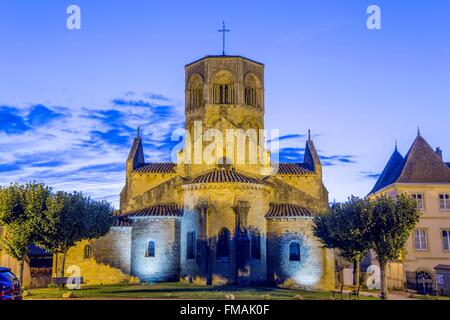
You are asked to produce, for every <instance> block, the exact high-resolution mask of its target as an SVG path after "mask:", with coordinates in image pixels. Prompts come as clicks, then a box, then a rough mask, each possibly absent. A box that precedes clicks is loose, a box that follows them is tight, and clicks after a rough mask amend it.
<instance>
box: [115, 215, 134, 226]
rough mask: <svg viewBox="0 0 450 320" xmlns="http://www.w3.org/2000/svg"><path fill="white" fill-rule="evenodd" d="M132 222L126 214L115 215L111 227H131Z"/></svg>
mask: <svg viewBox="0 0 450 320" xmlns="http://www.w3.org/2000/svg"><path fill="white" fill-rule="evenodd" d="M131 225H132V222H131V220H130V219H129V218H128V217H127V216H123V217H119V216H118V217H115V219H114V222H113V225H112V226H113V227H131Z"/></svg>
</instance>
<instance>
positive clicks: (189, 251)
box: [186, 231, 196, 259]
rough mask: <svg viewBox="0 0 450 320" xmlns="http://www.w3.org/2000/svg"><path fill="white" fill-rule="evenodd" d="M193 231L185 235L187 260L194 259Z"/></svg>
mask: <svg viewBox="0 0 450 320" xmlns="http://www.w3.org/2000/svg"><path fill="white" fill-rule="evenodd" d="M195 240H196V239H195V231H192V232H188V234H187V251H186V255H187V257H186V258H187V259H194V258H195Z"/></svg>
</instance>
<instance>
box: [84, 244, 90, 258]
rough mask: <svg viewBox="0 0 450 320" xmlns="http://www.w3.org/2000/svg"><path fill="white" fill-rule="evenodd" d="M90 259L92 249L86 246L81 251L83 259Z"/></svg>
mask: <svg viewBox="0 0 450 320" xmlns="http://www.w3.org/2000/svg"><path fill="white" fill-rule="evenodd" d="M91 258H92V247H91V246H90V245H89V244H87V245H85V246H84V249H83V259H84V260H89V259H91Z"/></svg>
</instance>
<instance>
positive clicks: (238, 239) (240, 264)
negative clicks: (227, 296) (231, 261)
mask: <svg viewBox="0 0 450 320" xmlns="http://www.w3.org/2000/svg"><path fill="white" fill-rule="evenodd" d="M233 210H234V212H235V224H236V227H235V244H236V269H237V282H238V284H239V285H248V284H249V283H250V239H249V235H248V212H249V210H250V205H249V203H248V202H247V201H238V202H237V204H236V205H235V206H234V207H233Z"/></svg>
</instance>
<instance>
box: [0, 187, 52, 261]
mask: <svg viewBox="0 0 450 320" xmlns="http://www.w3.org/2000/svg"><path fill="white" fill-rule="evenodd" d="M50 195H51V189H50V188H48V187H45V186H44V185H43V184H39V183H29V184H26V185H19V184H11V185H9V186H8V187H3V188H0V225H2V226H5V227H6V232H5V236H4V237H2V238H0V240H1V242H2V244H3V245H4V247H5V250H6V252H7V253H8V254H9V255H11V256H12V257H14V258H16V259H17V260H19V261H21V260H23V258H24V257H25V256H26V254H27V250H28V246H29V245H30V244H32V243H33V241H34V239H35V237H36V233H37V232H38V231H39V227H40V226H39V223H38V217H39V216H40V214H41V213H42V212H43V211H45V210H47V200H48V198H49V197H50Z"/></svg>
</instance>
